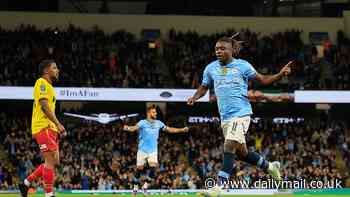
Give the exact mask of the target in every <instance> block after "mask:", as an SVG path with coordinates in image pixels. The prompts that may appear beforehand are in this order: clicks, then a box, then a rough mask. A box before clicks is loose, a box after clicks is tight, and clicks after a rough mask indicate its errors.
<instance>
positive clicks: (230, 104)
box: [187, 37, 293, 188]
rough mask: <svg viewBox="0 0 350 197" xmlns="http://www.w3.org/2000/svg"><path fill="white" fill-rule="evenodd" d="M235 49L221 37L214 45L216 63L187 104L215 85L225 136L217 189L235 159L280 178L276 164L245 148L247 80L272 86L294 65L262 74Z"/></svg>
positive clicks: (247, 109) (250, 110)
mask: <svg viewBox="0 0 350 197" xmlns="http://www.w3.org/2000/svg"><path fill="white" fill-rule="evenodd" d="M237 48H238V47H237V42H236V41H235V40H233V39H232V38H228V37H223V38H220V39H219V40H218V41H217V42H216V45H215V54H216V57H217V59H218V60H216V61H213V62H211V63H210V64H209V65H207V66H206V68H205V70H204V73H203V81H202V85H201V86H200V87H199V88H198V89H197V91H196V93H195V94H194V96H192V97H190V98H189V99H188V101H187V104H188V105H193V104H194V103H195V102H196V101H197V100H198V99H200V98H201V97H202V96H204V95H205V94H206V92H207V91H208V87H209V86H210V85H211V84H212V83H213V84H214V90H215V94H216V96H217V102H218V108H219V113H220V116H221V127H222V129H223V133H224V136H225V142H224V159H223V168H222V169H221V171H220V172H219V173H218V178H219V188H221V183H223V182H224V181H226V180H227V179H229V178H230V176H231V175H232V173H233V169H234V166H235V164H234V161H235V159H236V157H237V158H238V159H239V160H242V161H245V162H247V163H249V164H252V165H255V166H257V167H259V168H261V169H262V170H264V171H266V172H268V173H270V174H271V175H272V177H273V178H275V179H277V180H280V179H281V175H280V172H279V170H280V163H279V162H277V161H275V162H269V161H267V160H266V159H264V158H263V157H262V156H261V155H259V154H258V153H256V152H251V151H248V149H247V145H246V140H245V135H246V132H247V131H248V128H249V124H250V115H251V114H252V108H251V105H250V103H249V100H248V81H249V80H252V79H256V80H257V81H259V82H260V83H261V84H263V85H268V84H271V83H273V82H274V81H277V80H279V79H281V78H282V77H283V76H285V75H288V74H289V73H290V72H291V68H290V67H291V65H292V64H293V62H289V63H288V64H287V65H285V66H284V67H283V68H282V69H281V71H280V72H279V73H278V74H275V75H262V74H260V73H258V72H257V71H256V70H255V69H254V68H253V66H252V65H251V64H249V63H248V62H247V61H245V60H243V59H239V58H234V57H233V55H235V53H237Z"/></svg>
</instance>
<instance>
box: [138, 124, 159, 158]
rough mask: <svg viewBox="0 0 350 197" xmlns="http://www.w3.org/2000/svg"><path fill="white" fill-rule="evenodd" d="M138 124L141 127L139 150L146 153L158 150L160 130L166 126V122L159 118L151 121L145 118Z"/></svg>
mask: <svg viewBox="0 0 350 197" xmlns="http://www.w3.org/2000/svg"><path fill="white" fill-rule="evenodd" d="M137 126H138V127H139V144H138V150H140V151H142V152H145V153H153V152H157V151H158V138H159V131H160V130H161V129H163V128H164V127H165V124H164V123H163V122H162V121H159V120H155V121H152V122H151V121H149V120H147V119H144V120H140V121H139V122H138V123H137Z"/></svg>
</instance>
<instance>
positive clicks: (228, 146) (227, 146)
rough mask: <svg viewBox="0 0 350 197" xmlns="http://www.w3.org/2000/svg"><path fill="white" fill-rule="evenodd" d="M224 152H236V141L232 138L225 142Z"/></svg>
mask: <svg viewBox="0 0 350 197" xmlns="http://www.w3.org/2000/svg"><path fill="white" fill-rule="evenodd" d="M224 152H226V153H233V154H235V153H236V149H235V146H234V142H233V141H232V140H226V141H225V143H224Z"/></svg>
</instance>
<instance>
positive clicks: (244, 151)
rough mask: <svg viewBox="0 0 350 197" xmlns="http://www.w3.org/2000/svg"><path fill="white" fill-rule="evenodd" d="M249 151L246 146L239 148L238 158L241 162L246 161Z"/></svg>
mask: <svg viewBox="0 0 350 197" xmlns="http://www.w3.org/2000/svg"><path fill="white" fill-rule="evenodd" d="M247 155H248V150H247V148H246V147H245V146H243V145H241V146H240V147H239V148H237V156H238V158H239V159H240V160H242V161H244V160H245V159H246V158H247Z"/></svg>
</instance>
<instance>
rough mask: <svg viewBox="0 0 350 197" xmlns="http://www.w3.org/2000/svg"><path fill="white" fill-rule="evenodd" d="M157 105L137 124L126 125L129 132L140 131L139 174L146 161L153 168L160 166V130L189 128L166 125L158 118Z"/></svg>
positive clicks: (182, 130) (186, 129) (125, 127)
mask: <svg viewBox="0 0 350 197" xmlns="http://www.w3.org/2000/svg"><path fill="white" fill-rule="evenodd" d="M156 118H157V110H156V106H155V105H152V106H150V107H148V108H147V118H146V119H144V120H140V121H139V122H138V123H137V124H136V125H135V126H127V125H124V130H126V131H129V132H135V131H137V130H138V131H139V141H138V151H137V161H136V166H137V171H138V172H137V173H136V174H137V176H139V175H140V173H141V171H142V170H143V169H144V166H145V164H146V163H148V166H149V167H151V168H154V167H157V166H158V137H159V131H165V132H168V133H182V132H188V130H189V128H188V127H184V128H173V127H168V126H166V125H165V124H164V123H163V122H161V121H159V120H157V119H156Z"/></svg>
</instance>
